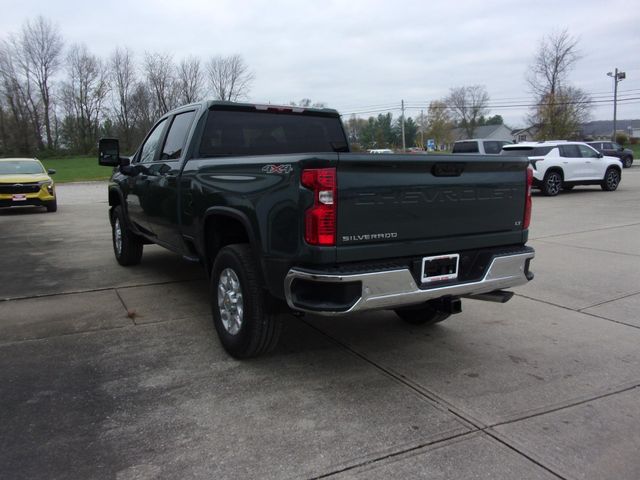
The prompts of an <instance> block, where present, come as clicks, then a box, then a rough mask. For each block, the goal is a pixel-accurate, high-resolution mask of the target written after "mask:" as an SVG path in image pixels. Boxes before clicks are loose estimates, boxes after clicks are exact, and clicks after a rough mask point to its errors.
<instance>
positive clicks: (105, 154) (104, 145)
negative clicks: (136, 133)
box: [98, 138, 120, 167]
mask: <svg viewBox="0 0 640 480" xmlns="http://www.w3.org/2000/svg"><path fill="white" fill-rule="evenodd" d="M98 164H100V165H102V166H105V167H117V166H118V165H120V143H119V142H118V139H117V138H101V139H100V140H99V141H98Z"/></svg>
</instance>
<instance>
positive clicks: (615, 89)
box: [607, 67, 627, 142]
mask: <svg viewBox="0 0 640 480" xmlns="http://www.w3.org/2000/svg"><path fill="white" fill-rule="evenodd" d="M607 75H608V76H610V77H612V78H613V133H612V134H611V141H612V142H615V141H616V114H617V109H618V82H621V81H622V80H624V79H625V78H627V74H626V73H625V72H618V67H616V69H615V73H614V72H607Z"/></svg>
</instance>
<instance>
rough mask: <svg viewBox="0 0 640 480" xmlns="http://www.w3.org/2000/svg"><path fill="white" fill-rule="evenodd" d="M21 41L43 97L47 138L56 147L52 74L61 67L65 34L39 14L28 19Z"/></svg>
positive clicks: (30, 70)
mask: <svg viewBox="0 0 640 480" xmlns="http://www.w3.org/2000/svg"><path fill="white" fill-rule="evenodd" d="M20 44H21V47H22V55H23V61H24V66H25V67H26V68H27V69H28V71H29V74H30V80H31V81H33V82H34V83H35V85H36V86H37V89H38V91H39V94H40V98H41V100H42V110H43V112H42V117H43V121H44V129H45V134H46V138H47V147H48V148H53V147H54V141H53V134H52V128H51V123H52V119H51V117H52V115H53V112H52V95H51V78H52V77H53V76H54V75H55V73H56V71H57V70H58V69H59V68H60V63H61V60H62V47H63V42H62V36H61V35H60V33H59V31H58V28H57V27H56V26H54V25H53V24H52V23H51V22H50V21H49V20H47V19H45V18H44V17H42V16H38V17H36V18H35V20H33V21H27V22H26V23H25V24H24V25H23V27H22V31H21V35H20Z"/></svg>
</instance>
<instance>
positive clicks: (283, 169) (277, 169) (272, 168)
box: [262, 163, 293, 173]
mask: <svg viewBox="0 0 640 480" xmlns="http://www.w3.org/2000/svg"><path fill="white" fill-rule="evenodd" d="M262 171H263V172H264V173H291V172H292V171H293V167H292V166H291V165H290V164H288V163H286V164H284V165H265V166H264V167H262Z"/></svg>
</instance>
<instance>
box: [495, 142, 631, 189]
mask: <svg viewBox="0 0 640 480" xmlns="http://www.w3.org/2000/svg"><path fill="white" fill-rule="evenodd" d="M502 154H503V155H523V156H526V157H528V158H529V162H530V164H531V166H532V167H533V186H534V187H537V188H539V189H540V190H542V193H544V194H545V195H548V196H551V197H553V196H555V195H558V193H560V191H561V190H563V189H564V190H571V189H572V188H573V187H575V186H576V185H600V187H601V188H602V190H605V191H609V192H610V191H613V190H616V189H617V188H618V185H619V184H620V180H621V178H622V168H621V167H622V164H621V162H620V160H619V159H618V158H616V157H605V156H604V155H602V154H601V153H600V152H598V151H597V150H596V149H594V148H593V147H590V146H589V145H587V144H586V143H583V142H567V141H549V142H537V143H534V142H523V143H517V144H512V145H505V146H504V147H502Z"/></svg>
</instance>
